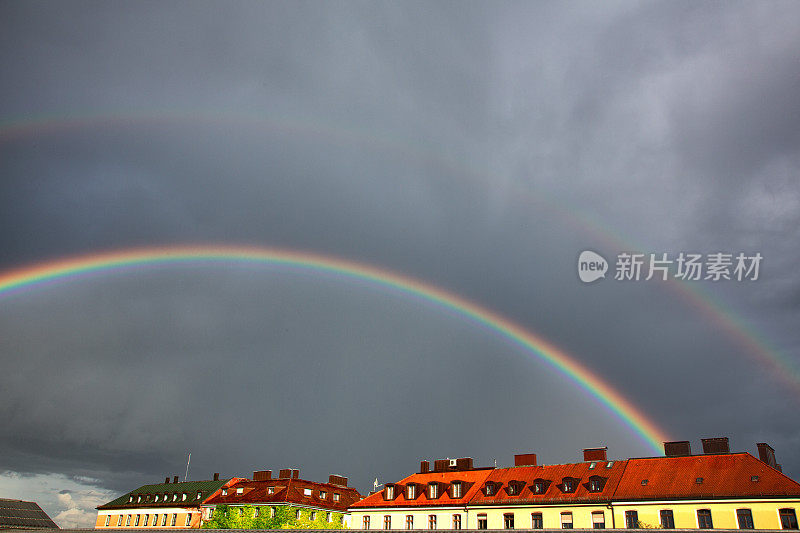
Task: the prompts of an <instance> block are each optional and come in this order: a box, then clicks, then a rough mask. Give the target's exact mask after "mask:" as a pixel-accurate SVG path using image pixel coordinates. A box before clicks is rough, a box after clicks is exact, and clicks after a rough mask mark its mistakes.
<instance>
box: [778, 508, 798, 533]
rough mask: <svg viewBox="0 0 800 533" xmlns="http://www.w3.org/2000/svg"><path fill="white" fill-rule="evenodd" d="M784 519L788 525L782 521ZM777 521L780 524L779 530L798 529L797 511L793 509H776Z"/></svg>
mask: <svg viewBox="0 0 800 533" xmlns="http://www.w3.org/2000/svg"><path fill="white" fill-rule="evenodd" d="M784 517H786V518H787V519H788V520H790V522H789V523H788V525H787V524H786V522H785V521H784ZM778 519H779V521H780V523H781V529H788V530H796V529H798V525H797V511H795V510H794V508H793V507H782V508H780V509H778Z"/></svg>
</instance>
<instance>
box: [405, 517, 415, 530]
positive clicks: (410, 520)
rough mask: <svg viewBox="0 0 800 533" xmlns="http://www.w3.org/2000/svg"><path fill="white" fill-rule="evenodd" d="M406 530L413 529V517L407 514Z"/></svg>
mask: <svg viewBox="0 0 800 533" xmlns="http://www.w3.org/2000/svg"><path fill="white" fill-rule="evenodd" d="M406 529H414V515H413V514H407V515H406Z"/></svg>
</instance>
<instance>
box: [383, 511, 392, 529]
mask: <svg viewBox="0 0 800 533" xmlns="http://www.w3.org/2000/svg"><path fill="white" fill-rule="evenodd" d="M383 529H392V516H391V515H388V514H387V515H385V516H384V517H383Z"/></svg>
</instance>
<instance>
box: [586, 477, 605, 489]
mask: <svg viewBox="0 0 800 533" xmlns="http://www.w3.org/2000/svg"><path fill="white" fill-rule="evenodd" d="M604 485H605V480H604V479H603V478H601V477H600V476H592V477H590V478H589V492H600V491H601V490H603V486H604Z"/></svg>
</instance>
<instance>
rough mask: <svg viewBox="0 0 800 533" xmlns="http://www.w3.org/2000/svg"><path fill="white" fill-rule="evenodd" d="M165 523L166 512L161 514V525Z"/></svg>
mask: <svg viewBox="0 0 800 533" xmlns="http://www.w3.org/2000/svg"><path fill="white" fill-rule="evenodd" d="M166 525H167V513H164V514H162V515H161V527H165V526H166Z"/></svg>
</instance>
